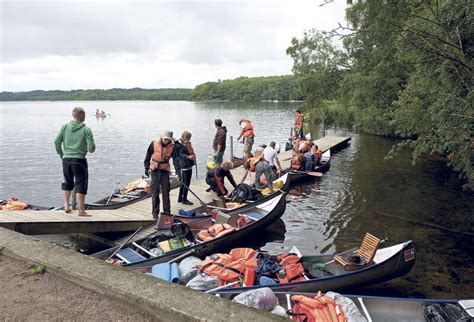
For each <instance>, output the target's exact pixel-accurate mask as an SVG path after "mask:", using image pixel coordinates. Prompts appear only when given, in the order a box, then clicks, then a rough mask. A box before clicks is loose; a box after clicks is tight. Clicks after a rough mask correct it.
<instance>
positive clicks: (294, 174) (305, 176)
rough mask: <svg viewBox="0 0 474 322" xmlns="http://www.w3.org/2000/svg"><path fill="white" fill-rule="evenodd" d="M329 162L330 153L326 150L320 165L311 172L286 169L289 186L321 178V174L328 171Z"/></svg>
mask: <svg viewBox="0 0 474 322" xmlns="http://www.w3.org/2000/svg"><path fill="white" fill-rule="evenodd" d="M330 162H331V151H330V150H327V151H326V152H324V153H323V155H322V157H321V164H319V165H317V166H316V167H315V168H314V170H312V171H295V170H292V169H287V170H286V173H288V174H289V179H290V182H291V184H296V183H298V182H302V181H304V180H309V179H314V178H318V177H321V174H322V173H325V172H326V171H328V170H329V167H330Z"/></svg>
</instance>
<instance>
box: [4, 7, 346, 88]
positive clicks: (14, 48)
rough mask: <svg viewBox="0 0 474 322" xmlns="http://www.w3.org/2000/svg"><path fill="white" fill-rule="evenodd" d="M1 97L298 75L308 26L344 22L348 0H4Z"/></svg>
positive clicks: (325, 26)
mask: <svg viewBox="0 0 474 322" xmlns="http://www.w3.org/2000/svg"><path fill="white" fill-rule="evenodd" d="M0 3H1V7H0V16H1V20H0V21H1V22H0V24H1V26H0V27H1V31H0V36H1V38H0V41H1V70H0V72H1V76H0V77H1V81H0V90H2V91H25V90H33V89H63V90H68V89H86V88H103V89H106V88H113V87H121V88H132V87H143V88H169V87H187V88H193V87H194V86H196V85H197V84H200V83H203V82H206V81H216V80H217V79H231V78H235V77H239V76H269V75H284V74H291V65H292V60H291V58H290V57H288V56H287V55H286V54H285V50H286V48H287V47H288V46H289V45H290V41H291V39H292V37H300V36H301V35H302V34H303V31H304V30H308V29H311V28H316V29H319V30H330V29H332V28H334V27H335V26H337V23H338V22H341V23H343V22H344V10H345V7H346V1H345V0H335V1H334V2H332V3H329V4H326V5H323V6H320V5H321V4H324V0H285V1H283V0H281V1H270V0H251V1H250V0H249V1H239V0H237V1H226V0H215V1H200V0H194V1H191V0H189V1H157V0H155V1H133V2H131V1H130V2H126V1H107V0H102V1H66V0H62V1H59V0H56V1H21V0H20V1H18V0H15V1H5V0H0Z"/></svg>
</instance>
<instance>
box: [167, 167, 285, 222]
mask: <svg viewBox="0 0 474 322" xmlns="http://www.w3.org/2000/svg"><path fill="white" fill-rule="evenodd" d="M275 181H281V188H280V189H279V190H277V191H275V192H273V193H272V194H269V195H266V196H262V197H261V198H260V199H257V200H247V201H245V202H243V203H240V204H239V203H235V202H232V200H230V202H224V201H223V200H222V201H220V200H219V204H218V203H217V201H218V200H217V199H216V200H213V201H212V202H210V203H208V204H206V205H201V206H198V207H196V208H194V209H192V210H189V211H187V212H186V213H187V214H192V215H191V216H190V215H181V214H180V213H178V214H165V213H162V214H161V216H160V217H159V224H158V227H159V228H160V229H170V228H171V225H172V223H173V221H174V220H175V219H178V220H180V221H182V222H184V223H191V222H196V219H198V218H200V219H203V221H199V222H200V223H201V224H202V223H204V222H205V221H204V219H207V220H208V221H211V220H212V218H213V217H215V214H216V213H217V212H223V213H229V212H232V213H235V212H238V211H246V210H248V209H251V208H254V207H256V206H258V205H259V204H262V203H265V202H267V201H268V200H270V199H272V198H273V194H275V193H279V192H280V191H283V192H287V191H288V190H289V187H290V181H289V180H288V175H287V174H284V175H283V176H281V177H280V178H278V179H277V180H275ZM212 212H214V214H213V213H212Z"/></svg>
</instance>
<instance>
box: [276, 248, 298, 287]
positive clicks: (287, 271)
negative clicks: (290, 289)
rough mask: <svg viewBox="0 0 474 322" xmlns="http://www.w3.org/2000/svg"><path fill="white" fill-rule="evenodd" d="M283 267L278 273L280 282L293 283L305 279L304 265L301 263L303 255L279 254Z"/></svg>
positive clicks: (278, 257)
mask: <svg viewBox="0 0 474 322" xmlns="http://www.w3.org/2000/svg"><path fill="white" fill-rule="evenodd" d="M277 259H279V260H280V266H281V267H282V269H281V270H280V271H279V272H278V273H277V278H278V282H279V283H291V282H299V281H304V280H305V275H304V267H303V265H302V264H301V263H299V261H300V259H301V257H298V256H296V255H292V254H283V255H279V256H277Z"/></svg>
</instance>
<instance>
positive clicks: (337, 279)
mask: <svg viewBox="0 0 474 322" xmlns="http://www.w3.org/2000/svg"><path fill="white" fill-rule="evenodd" d="M355 250H356V249H353V250H350V251H355ZM334 256H335V254H333V255H316V256H302V258H301V260H300V262H308V263H312V264H323V263H328V264H327V265H326V266H325V269H324V270H325V274H326V275H325V276H322V277H319V278H313V279H308V280H305V281H300V282H292V283H282V284H274V285H270V286H268V285H254V286H248V287H234V288H229V289H222V290H219V293H221V294H225V293H236V292H237V291H238V292H240V293H242V292H245V291H249V290H252V289H256V288H260V287H270V288H271V289H272V290H273V291H274V292H318V291H329V290H331V291H341V290H350V289H355V288H358V287H363V286H369V285H373V284H376V283H381V282H385V281H389V280H391V279H394V278H396V277H400V276H403V275H405V274H407V273H408V272H409V271H410V270H411V269H412V267H413V265H414V264H415V251H414V248H413V245H412V242H411V241H407V242H405V243H401V244H397V245H394V246H390V247H385V248H380V249H378V250H377V252H376V254H375V257H374V260H373V263H372V264H370V265H368V266H365V267H363V268H360V269H358V270H354V271H345V270H344V269H343V267H342V266H341V265H339V264H337V263H335V262H333V261H332V260H333V258H334Z"/></svg>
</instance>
